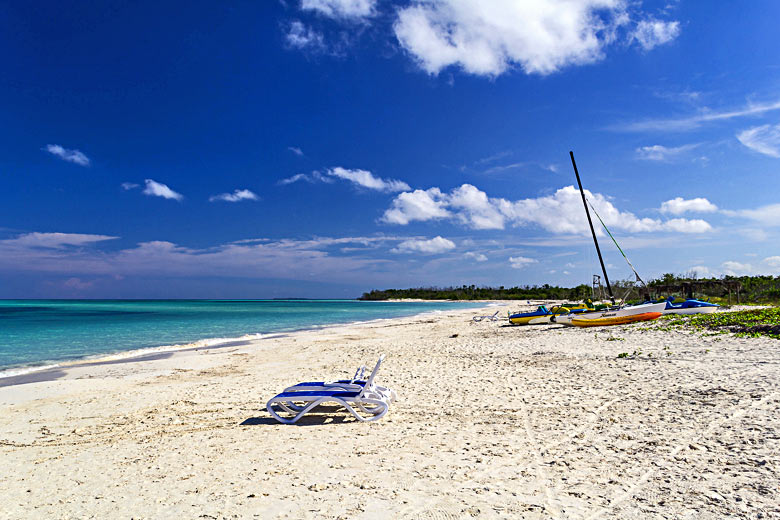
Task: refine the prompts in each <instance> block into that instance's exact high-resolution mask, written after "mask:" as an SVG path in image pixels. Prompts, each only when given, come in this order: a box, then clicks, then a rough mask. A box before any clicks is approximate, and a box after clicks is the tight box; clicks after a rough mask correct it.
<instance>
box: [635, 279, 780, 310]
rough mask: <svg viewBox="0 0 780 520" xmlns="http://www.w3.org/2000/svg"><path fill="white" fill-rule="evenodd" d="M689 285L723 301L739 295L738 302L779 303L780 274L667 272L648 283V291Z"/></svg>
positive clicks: (701, 292)
mask: <svg viewBox="0 0 780 520" xmlns="http://www.w3.org/2000/svg"><path fill="white" fill-rule="evenodd" d="M685 285H689V286H690V287H692V288H693V289H694V291H695V296H701V297H707V298H714V299H718V300H726V299H727V298H731V299H735V298H737V297H738V298H739V300H740V301H742V302H756V303H778V302H780V276H772V275H758V276H721V277H720V278H715V277H710V278H699V277H697V276H696V273H687V274H671V273H666V274H664V275H663V276H662V277H660V278H657V279H655V280H651V281H650V282H648V286H649V287H650V289H651V291H652V290H655V291H654V292H656V293H657V292H659V290H660V289H665V288H667V287H670V286H681V287H682V286H685Z"/></svg>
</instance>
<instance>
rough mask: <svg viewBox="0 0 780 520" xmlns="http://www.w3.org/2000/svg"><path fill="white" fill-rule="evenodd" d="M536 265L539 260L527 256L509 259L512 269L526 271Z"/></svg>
mask: <svg viewBox="0 0 780 520" xmlns="http://www.w3.org/2000/svg"><path fill="white" fill-rule="evenodd" d="M535 263H537V260H534V259H533V258H528V257H525V256H511V257H509V265H510V266H511V267H512V269H524V268H525V267H528V266H529V265H531V264H535Z"/></svg>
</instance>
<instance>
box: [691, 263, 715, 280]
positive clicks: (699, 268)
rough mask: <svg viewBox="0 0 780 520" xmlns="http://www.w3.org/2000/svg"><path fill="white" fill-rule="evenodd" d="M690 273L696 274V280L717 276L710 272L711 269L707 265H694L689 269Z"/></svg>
mask: <svg viewBox="0 0 780 520" xmlns="http://www.w3.org/2000/svg"><path fill="white" fill-rule="evenodd" d="M688 272H689V273H695V274H696V278H711V277H713V276H715V274H714V273H713V272H712V271H710V268H709V267H707V266H705V265H694V266H693V267H691V268H690V269H688Z"/></svg>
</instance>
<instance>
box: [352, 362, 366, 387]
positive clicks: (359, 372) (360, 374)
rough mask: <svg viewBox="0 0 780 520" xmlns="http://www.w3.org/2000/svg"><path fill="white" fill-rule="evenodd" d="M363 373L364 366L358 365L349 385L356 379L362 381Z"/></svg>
mask: <svg viewBox="0 0 780 520" xmlns="http://www.w3.org/2000/svg"><path fill="white" fill-rule="evenodd" d="M365 371H366V365H360V366H359V367H358V369H357V370H356V371H355V375H354V376H352V380H351V381H350V383H354V382H355V381H357V380H358V379H363V374H364V373H365Z"/></svg>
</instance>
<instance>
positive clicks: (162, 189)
mask: <svg viewBox="0 0 780 520" xmlns="http://www.w3.org/2000/svg"><path fill="white" fill-rule="evenodd" d="M144 182H146V188H144V191H143V193H144V195H149V196H153V197H162V198H164V199H173V200H182V199H183V198H184V195H182V194H181V193H176V192H175V191H173V190H172V189H170V188H169V187H168V186H166V185H165V184H162V183H160V182H157V181H153V180H152V179H146V180H145V181H144Z"/></svg>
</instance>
